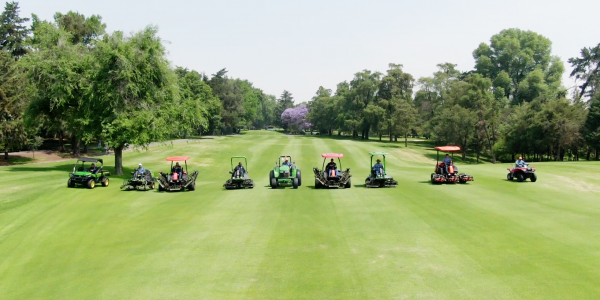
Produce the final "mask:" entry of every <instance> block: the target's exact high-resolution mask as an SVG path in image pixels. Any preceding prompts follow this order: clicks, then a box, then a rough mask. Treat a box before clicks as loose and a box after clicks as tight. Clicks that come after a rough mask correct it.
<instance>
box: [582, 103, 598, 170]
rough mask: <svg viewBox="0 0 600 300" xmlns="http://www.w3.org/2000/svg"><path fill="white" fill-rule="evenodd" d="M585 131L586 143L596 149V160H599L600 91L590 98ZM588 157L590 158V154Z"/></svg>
mask: <svg viewBox="0 0 600 300" xmlns="http://www.w3.org/2000/svg"><path fill="white" fill-rule="evenodd" d="M583 132H584V137H585V141H586V143H587V144H588V146H589V147H590V148H591V149H594V151H595V157H596V160H598V159H599V158H598V152H599V151H600V93H596V95H594V97H593V98H592V99H591V100H590V103H589V110H588V115H587V118H586V120H585V126H584V130H583ZM588 153H589V152H588ZM587 159H589V155H588V157H587Z"/></svg>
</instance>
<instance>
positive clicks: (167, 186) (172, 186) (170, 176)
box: [157, 156, 198, 192]
mask: <svg viewBox="0 0 600 300" xmlns="http://www.w3.org/2000/svg"><path fill="white" fill-rule="evenodd" d="M189 159H190V157H189V156H174V157H167V161H170V162H171V170H173V163H174V162H179V161H183V162H184V163H185V170H182V172H181V174H179V173H177V172H169V173H163V172H159V174H160V176H159V177H158V178H157V180H158V190H159V191H161V192H162V191H168V192H172V191H185V189H186V188H187V189H188V191H193V190H195V189H196V177H198V171H194V173H192V174H191V175H189V174H188V170H187V161H188V160H189Z"/></svg>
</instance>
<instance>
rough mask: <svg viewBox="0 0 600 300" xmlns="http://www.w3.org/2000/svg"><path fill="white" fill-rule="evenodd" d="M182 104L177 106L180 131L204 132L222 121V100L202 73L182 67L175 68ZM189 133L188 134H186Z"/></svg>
mask: <svg viewBox="0 0 600 300" xmlns="http://www.w3.org/2000/svg"><path fill="white" fill-rule="evenodd" d="M175 73H176V74H177V83H178V86H179V97H180V102H181V105H179V106H178V107H177V109H178V112H177V115H178V117H177V119H178V120H183V122H177V124H178V125H179V126H183V127H182V128H180V132H185V133H187V132H193V133H196V134H202V133H205V132H210V131H211V129H214V126H215V124H218V123H219V122H220V121H221V101H219V98H217V97H216V96H214V95H213V93H212V89H211V88H210V86H209V85H208V84H206V82H204V81H203V80H202V75H201V74H200V73H198V72H196V71H189V70H188V69H184V68H182V67H177V68H176V69H175ZM185 135H187V134H185Z"/></svg>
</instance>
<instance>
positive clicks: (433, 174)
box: [431, 173, 435, 182]
mask: <svg viewBox="0 0 600 300" xmlns="http://www.w3.org/2000/svg"><path fill="white" fill-rule="evenodd" d="M433 176H435V173H431V182H433Z"/></svg>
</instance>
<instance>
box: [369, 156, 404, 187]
mask: <svg viewBox="0 0 600 300" xmlns="http://www.w3.org/2000/svg"><path fill="white" fill-rule="evenodd" d="M369 154H370V155H371V168H370V170H371V172H370V173H369V177H367V179H365V186H366V187H368V188H378V187H395V186H398V182H397V181H395V180H394V178H392V177H391V176H389V175H388V174H387V172H386V168H385V156H386V155H388V153H385V152H371V153H369ZM376 156H381V157H383V164H382V165H381V167H379V166H378V167H376V164H373V157H376ZM380 162H381V161H380V160H379V159H377V163H380Z"/></svg>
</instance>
